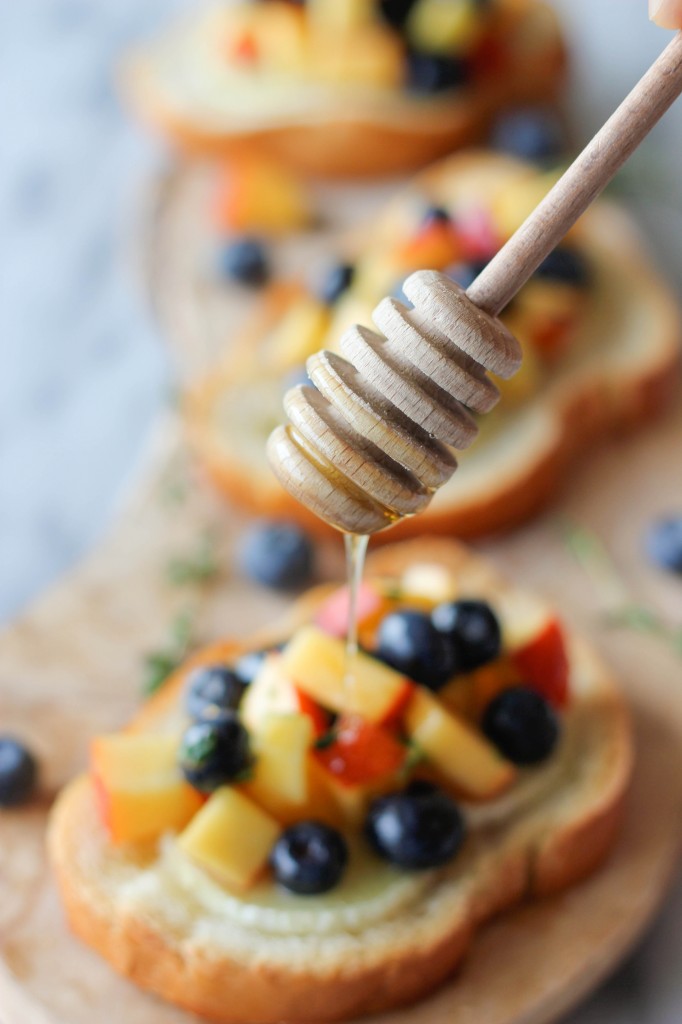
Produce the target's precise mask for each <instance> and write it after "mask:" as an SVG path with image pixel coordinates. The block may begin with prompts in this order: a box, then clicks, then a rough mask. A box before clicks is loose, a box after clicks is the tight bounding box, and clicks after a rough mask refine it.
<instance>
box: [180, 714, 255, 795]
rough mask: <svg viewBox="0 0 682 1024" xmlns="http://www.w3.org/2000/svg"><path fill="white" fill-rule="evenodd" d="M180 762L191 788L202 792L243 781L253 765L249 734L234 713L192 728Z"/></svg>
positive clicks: (209, 791) (181, 748)
mask: <svg viewBox="0 0 682 1024" xmlns="http://www.w3.org/2000/svg"><path fill="white" fill-rule="evenodd" d="M179 763H180V768H181V770H182V773H183V775H184V776H185V778H186V779H187V781H188V782H189V783H190V785H192V786H194V788H195V789H199V790H201V791H202V792H203V793H212V792H213V791H214V790H215V789H218V787H219V786H224V785H226V784H227V783H229V782H235V781H237V780H239V779H240V778H243V777H244V775H245V773H246V772H247V771H248V769H249V767H250V765H251V752H250V748H249V735H248V733H247V731H246V729H245V728H244V726H243V725H242V723H241V722H240V721H239V719H238V717H237V715H236V714H235V712H234V711H226V712H224V713H223V714H222V715H221V717H220V718H217V719H215V720H214V721H208V720H206V721H200V722H195V723H194V724H193V725H190V727H189V729H187V731H186V732H185V735H184V736H183V737H182V742H181V744H180V753H179Z"/></svg>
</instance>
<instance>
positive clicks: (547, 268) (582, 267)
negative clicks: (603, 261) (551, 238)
mask: <svg viewBox="0 0 682 1024" xmlns="http://www.w3.org/2000/svg"><path fill="white" fill-rule="evenodd" d="M534 276H535V277H539V278H542V279H544V280H547V281H560V282H561V283H562V284H572V285H575V286H576V287H577V288H587V287H588V286H589V285H590V283H591V281H592V271H591V269H590V265H589V263H588V261H587V259H586V258H585V256H583V254H582V253H581V252H578V250H577V249H572V248H571V247H570V246H568V245H560V246H559V248H558V249H554V250H553V251H552V252H551V253H550V254H549V256H546V257H545V258H544V260H543V261H542V263H541V264H540V266H539V267H538V269H537V270H536V271H535V275H534Z"/></svg>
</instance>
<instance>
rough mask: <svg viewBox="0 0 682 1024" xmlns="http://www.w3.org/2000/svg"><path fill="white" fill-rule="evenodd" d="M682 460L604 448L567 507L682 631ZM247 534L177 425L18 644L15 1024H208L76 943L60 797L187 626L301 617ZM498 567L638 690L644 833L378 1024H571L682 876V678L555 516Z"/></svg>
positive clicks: (7, 999)
mask: <svg viewBox="0 0 682 1024" xmlns="http://www.w3.org/2000/svg"><path fill="white" fill-rule="evenodd" d="M171 278H172V275H171ZM167 280H168V278H167ZM169 286H170V285H169ZM221 301H222V300H221ZM177 326H178V325H177V324H176V327H177ZM183 337H184V338H187V339H188V344H191V338H192V335H191V332H183V331H182V330H176V331H174V332H173V333H172V338H173V341H174V344H175V345H176V346H177V345H178V344H180V345H182V339H183ZM178 354H179V355H180V357H181V358H182V357H183V356H187V355H188V354H191V353H188V352H187V351H186V350H183V351H180V352H179V353H178ZM190 361H191V360H190ZM681 443H682V410H678V411H677V413H676V414H674V415H673V416H672V417H670V418H668V420H667V421H666V422H664V423H661V424H659V425H658V426H656V427H654V428H652V429H650V430H648V431H646V432H644V433H642V434H640V435H638V436H637V437H636V438H634V439H630V440H628V441H627V442H625V441H623V442H621V443H619V444H617V445H616V444H614V445H611V446H610V447H604V448H602V449H601V450H600V452H598V453H596V454H595V455H594V457H593V458H592V459H591V460H590V461H589V464H587V465H585V466H583V467H582V468H581V469H579V470H578V471H577V472H576V474H575V476H574V478H573V481H572V486H571V488H570V491H569V493H568V494H567V496H566V499H565V501H564V504H563V508H562V514H564V515H566V516H569V517H571V518H573V519H575V520H577V521H579V522H582V523H586V524H588V525H589V526H591V527H592V528H593V529H595V530H596V531H598V532H599V533H600V534H601V535H602V536H603V537H605V538H606V539H607V540H608V543H609V545H610V546H611V548H612V550H613V552H614V555H615V557H616V560H617V562H618V564H619V566H620V568H621V570H622V573H623V575H624V577H625V578H626V579H627V580H629V582H630V583H631V585H632V587H633V590H634V592H635V593H636V595H637V597H638V599H640V600H642V601H647V602H652V603H655V604H656V606H657V607H659V608H660V609H661V610H662V611H663V612H664V613H665V614H667V615H669V616H670V617H671V618H673V617H674V616H675V615H677V617H678V622H679V617H680V603H681V602H680V586H681V584H680V583H679V581H674V580H669V579H666V578H664V577H663V575H662V574H659V573H656V572H655V571H654V570H651V569H649V568H648V567H647V566H646V563H645V561H644V559H643V557H642V555H641V550H640V532H641V530H642V528H643V526H644V525H645V524H646V523H647V522H648V521H649V520H650V518H651V517H652V516H653V515H654V514H656V513H659V512H661V511H665V510H666V509H668V508H677V509H678V510H679V508H680V507H681V506H682V486H681V481H680V473H679V464H680V463H679V458H680V448H681ZM243 525H244V522H243V520H242V519H241V518H240V517H239V516H238V515H237V514H236V513H234V512H233V511H231V510H229V509H227V508H226V507H225V506H224V505H223V504H221V503H220V501H219V500H218V499H216V498H215V497H214V496H213V494H212V493H211V492H210V491H209V489H208V488H207V487H206V486H205V485H204V483H203V482H202V481H201V480H200V479H199V478H198V477H197V476H196V475H195V473H194V471H193V470H192V468H191V467H190V466H189V462H188V458H187V454H186V452H185V449H184V446H183V442H182V438H181V432H180V427H179V424H178V422H177V420H176V419H175V417H174V416H172V415H171V414H168V415H167V416H166V417H165V418H164V419H163V422H161V423H159V425H158V430H157V433H156V437H155V441H154V444H153V445H152V446H151V448H150V451H149V454H148V459H147V462H146V466H145V471H144V473H143V474H142V479H141V480H140V481H139V486H138V490H137V494H136V497H135V498H134V500H132V501H131V503H130V504H129V507H128V509H127V511H126V513H125V515H124V516H123V518H122V520H121V522H120V523H119V525H118V527H117V529H116V530H115V532H114V533H113V534H112V535H111V536H110V537H109V539H108V540H107V541H106V542H105V543H104V544H102V546H101V547H100V548H99V550H98V551H97V552H95V554H94V555H92V556H91V557H90V558H89V559H88V560H87V561H86V563H85V564H84V565H83V566H82V567H80V568H78V569H77V570H76V571H75V572H73V573H72V574H71V575H70V577H68V578H67V579H65V580H64V581H63V582H62V583H61V584H60V585H59V586H57V587H56V588H54V589H53V590H52V591H51V592H50V593H48V594H47V595H46V596H44V597H43V598H41V599H40V600H39V601H38V602H37V603H36V604H35V605H34V606H33V608H32V609H30V610H29V612H28V613H27V614H25V615H23V616H22V617H21V618H20V619H19V620H18V621H17V622H16V623H14V624H13V625H11V626H10V627H8V628H6V629H5V630H4V631H3V632H1V633H0V728H1V729H2V731H3V732H5V731H15V732H16V733H17V734H19V735H21V736H22V737H25V738H26V740H27V741H28V742H29V743H30V744H31V746H32V747H33V748H34V749H35V750H36V752H37V753H38V755H39V758H40V761H41V766H42V786H41V794H40V797H39V799H38V800H36V801H35V802H34V803H33V805H32V806H30V807H28V808H26V809H24V810H21V811H15V812H3V813H1V814H0V1021H2V1024H93V1021H96V1022H97V1024H121V1022H122V1021H125V1024H150V1022H152V1021H153V1022H154V1024H182V1022H183V1021H187V1020H188V1019H189V1018H188V1016H187V1015H186V1014H184V1013H181V1012H180V1011H176V1010H174V1009H173V1008H170V1007H168V1006H166V1005H164V1004H163V1003H161V1002H159V1001H158V1000H156V999H154V998H153V997H151V996H148V995H146V994H144V993H141V992H139V991H138V990H137V989H135V988H134V987H133V986H132V985H130V984H129V983H127V982H126V981H123V980H121V979H119V978H118V977H117V976H116V975H114V974H113V973H112V972H111V970H110V969H109V967H108V966H107V965H106V964H105V963H103V962H101V961H100V960H99V959H98V958H97V957H96V956H95V955H94V954H93V953H91V952H90V950H88V949H86V948H85V947H83V946H82V945H80V944H79V943H78V942H77V941H76V940H75V939H74V938H72V937H71V936H70V935H69V934H68V931H67V929H66V926H65V922H64V918H63V915H62V912H61V909H60V906H59V902H58V898H57V894H56V891H55V888H54V885H53V883H52V879H51V877H50V871H49V867H48V865H47V863H46V858H45V852H44V833H45V824H46V819H47V814H48V811H49V806H50V802H51V800H52V798H53V796H54V794H55V792H56V791H57V789H58V788H59V787H60V786H61V785H62V784H63V783H64V782H66V781H67V780H68V779H69V778H70V777H72V775H73V774H75V773H76V772H78V771H79V770H81V769H82V768H83V766H84V765H85V762H86V753H87V743H88V737H89V736H90V735H91V734H92V733H93V732H95V731H101V730H111V729H115V728H117V727H118V726H119V725H121V724H122V723H123V722H124V721H125V720H126V718H127V717H128V716H129V714H130V713H131V711H132V710H133V708H134V706H135V704H136V702H137V701H138V700H139V694H140V685H141V678H142V662H143V659H144V656H145V653H147V652H149V651H150V650H152V649H154V648H158V647H160V646H162V645H164V644H165V643H166V642H167V639H168V631H169V624H170V623H171V622H172V621H173V619H174V618H175V617H177V615H178V614H179V613H181V612H183V611H185V610H186V609H187V607H188V606H191V608H192V611H193V615H194V617H195V621H196V637H195V639H196V640H197V641H198V642H201V641H204V640H209V639H211V638H215V637H218V636H223V635H229V634H237V635H243V634H244V633H245V632H250V631H252V630H254V629H255V628H257V627H259V626H261V625H265V624H266V623H267V622H268V621H269V620H270V619H271V618H272V616H273V615H276V614H277V613H278V612H280V611H281V610H282V609H283V607H284V606H285V601H284V600H283V599H281V598H279V597H277V596H275V595H273V594H270V593H267V592H266V591H264V590H263V589H260V588H258V587H256V586H254V585H252V584H250V583H248V581H246V580H245V579H244V578H243V577H242V576H241V575H240V573H239V572H238V570H237V569H235V568H234V565H235V559H234V554H235V551H236V550H237V548H238V545H239V537H240V533H241V530H242V527H243ZM207 532H210V533H212V534H214V535H215V537H216V538H217V547H218V551H219V561H220V566H221V570H220V573H219V576H218V579H217V580H215V581H213V582H211V583H210V584H209V585H207V586H203V587H199V586H184V587H178V586H175V585H173V584H171V583H170V582H169V581H168V576H167V567H168V563H169V560H171V559H173V558H178V557H183V556H187V555H190V554H191V553H192V552H194V551H196V547H197V543H198V541H199V539H200V538H201V537H202V536H203V535H205V534H206V533H207ZM484 550H485V551H486V552H487V553H488V554H489V555H490V557H492V558H493V559H494V561H495V562H496V564H497V565H498V566H499V567H500V568H501V569H502V570H503V571H507V572H509V573H510V574H513V575H514V577H515V578H516V579H517V580H518V581H519V582H523V583H524V584H527V585H529V586H535V587H536V588H537V589H539V590H540V591H542V592H544V593H545V594H546V595H547V596H548V597H550V598H553V599H555V600H556V602H557V603H558V604H560V605H561V607H562V612H563V613H564V614H565V616H566V618H567V619H568V621H569V622H571V624H572V625H574V626H576V627H579V628H581V629H582V630H583V631H584V632H585V633H586V634H588V635H589V636H591V638H592V640H593V641H594V642H595V643H596V645H597V646H598V647H600V648H601V649H602V651H603V653H604V655H605V656H606V657H607V658H608V659H609V660H610V661H611V663H612V664H613V666H614V669H615V670H616V671H617V672H618V673H619V675H620V678H621V679H622V682H623V686H624V688H625V689H626V690H627V692H628V694H629V696H630V697H631V700H632V706H633V710H634V718H635V724H636V730H637V744H638V756H637V769H636V774H635V781H634V786H633V791H632V796H631V800H630V804H629V810H628V815H627V820H626V822H625V827H624V830H623V835H622V838H621V840H620V842H619V844H618V846H617V849H616V850H615V852H614V855H613V857H612V859H611V861H610V862H609V864H608V866H607V867H606V868H605V869H604V870H603V871H602V872H600V873H599V874H598V875H596V876H595V877H594V878H592V879H590V880H589V881H588V882H586V883H585V884H583V885H581V886H579V887H577V888H575V889H574V890H572V891H570V892H568V893H566V894H564V895H562V896H560V897H558V898H555V899H552V900H547V901H544V902H542V903H539V904H536V905H534V906H530V907H527V908H524V909H521V910H519V911H517V912H515V913H513V914H510V915H508V916H506V917H504V918H503V919H501V920H500V921H498V922H496V923H494V924H492V925H491V926H489V927H487V928H486V929H485V930H484V931H483V932H482V933H481V935H480V936H478V937H477V939H476V940H475V942H474V945H473V948H472V950H471V953H470V955H469V956H468V958H467V960H466V962H465V964H464V966H463V967H462V969H461V972H460V974H459V976H458V978H457V979H456V980H455V981H454V982H453V983H452V984H450V985H448V986H446V987H444V988H443V989H441V990H440V991H439V992H437V993H436V994H435V995H434V996H433V997H432V998H431V999H430V1000H427V1001H425V1002H422V1003H420V1004H419V1005H417V1006H415V1007H413V1008H409V1009H406V1010H403V1011H400V1012H397V1013H392V1014H388V1015H382V1016H381V1017H379V1018H375V1020H376V1021H377V1024H443V1022H444V1021H445V1020H448V1021H453V1022H455V1021H456V1022H457V1024H482V1022H485V1024H544V1022H547V1021H550V1020H554V1019H555V1018H556V1017H557V1016H558V1015H559V1014H560V1013H562V1012H564V1011H565V1010H567V1009H568V1008H569V1007H571V1006H573V1005H574V1004H575V1003H576V1002H578V1001H579V1000H580V998H581V997H582V996H583V995H584V994H585V993H587V992H588V991H589V990H590V989H591V988H593V987H594V986H595V985H596V984H597V983H598V982H599V981H600V980H601V979H602V978H603V977H605V975H606V974H607V973H608V972H609V971H610V970H611V969H612V968H613V967H614V966H615V965H616V964H617V963H618V961H619V960H620V958H621V957H622V956H623V955H624V954H625V953H626V952H627V951H628V950H629V949H630V948H631V946H632V944H633V943H634V942H635V941H636V939H637V937H638V936H639V935H640V934H641V932H642V930H643V929H644V928H645V927H646V925H647V923H648V922H649V921H650V919H651V917H652V915H653V914H654V912H655V910H656V908H657V907H658V906H659V904H660V902H661V900H662V898H663V895H664V893H665V891H666V887H667V885H668V883H669V881H670V879H671V878H672V876H673V873H674V870H675V867H676V863H677V858H678V851H679V846H680V839H681V837H682V686H681V685H680V683H681V682H682V660H680V658H679V657H677V656H676V655H675V654H674V653H673V652H672V650H671V649H669V648H668V647H666V646H664V645H663V644H661V643H660V642H658V641H656V640H654V639H652V638H650V637H645V636H639V635H633V634H632V633H630V632H623V631H605V630H604V629H603V628H602V626H601V625H600V619H599V614H598V612H599V606H600V605H599V600H598V598H597V597H596V595H595V592H594V591H593V589H592V588H591V585H590V583H589V581H588V579H587V577H586V575H585V573H584V571H583V570H582V569H581V568H580V567H579V566H578V565H577V564H576V563H575V561H574V560H573V558H572V556H571V555H570V554H569V552H568V551H567V549H566V546H565V543H564V541H563V539H562V534H561V530H560V529H559V526H558V522H557V518H556V516H555V515H554V514H549V515H547V516H546V517H545V518H544V519H543V520H541V521H540V522H537V523H536V524H534V525H533V526H531V527H529V528H527V529H525V530H523V531H521V532H519V533H517V534H516V535H515V536H514V537H513V538H508V539H506V540H505V541H504V542H502V541H500V542H494V543H489V544H487V545H485V546H484ZM320 554H321V559H320V562H321V564H320V574H321V575H323V576H327V577H331V576H336V577H337V578H339V579H340V578H341V572H342V557H341V547H340V544H336V545H335V544H329V545H328V546H326V547H325V548H323V549H321V552H320Z"/></svg>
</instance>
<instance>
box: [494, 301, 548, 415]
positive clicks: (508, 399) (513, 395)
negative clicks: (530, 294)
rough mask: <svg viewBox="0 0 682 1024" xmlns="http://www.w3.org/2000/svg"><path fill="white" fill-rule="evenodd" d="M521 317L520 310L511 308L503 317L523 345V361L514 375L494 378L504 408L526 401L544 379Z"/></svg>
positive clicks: (513, 406)
mask: <svg viewBox="0 0 682 1024" xmlns="http://www.w3.org/2000/svg"><path fill="white" fill-rule="evenodd" d="M523 317H524V314H523V311H522V310H516V309H512V310H510V311H509V313H508V314H507V315H506V316H505V318H504V321H505V323H506V325H507V327H508V328H509V330H510V331H511V332H512V334H513V335H514V336H515V337H516V338H517V339H518V341H520V342H521V344H522V346H523V361H522V362H521V366H520V367H519V369H518V370H517V372H516V373H515V374H514V376H513V377H510V378H509V379H508V380H501V379H499V380H498V378H497V377H496V378H495V384H496V385H497V387H498V388H499V391H500V401H501V402H503V403H504V407H505V408H506V409H516V408H517V407H518V406H520V405H523V404H524V403H525V402H527V401H528V400H529V399H530V398H532V397H533V395H536V394H537V393H538V391H539V390H540V388H541V386H542V384H543V382H544V379H545V371H544V368H543V366H542V364H541V362H540V359H539V358H538V355H537V352H536V351H535V349H534V348H533V346H532V345H531V344H530V343H529V342H528V341H527V340H526V338H527V332H526V326H525V324H524V319H523Z"/></svg>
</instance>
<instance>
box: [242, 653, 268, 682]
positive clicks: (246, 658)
mask: <svg viewBox="0 0 682 1024" xmlns="http://www.w3.org/2000/svg"><path fill="white" fill-rule="evenodd" d="M268 653H269V652H268V651H248V652H247V653H246V654H242V656H241V658H239V659H238V660H237V661H236V662H235V665H234V674H235V675H236V677H237V679H238V680H239V682H240V683H241V684H242V686H250V685H251V683H252V682H253V681H254V679H255V678H256V676H257V675H258V673H259V672H260V670H261V667H262V665H263V662H264V661H265V659H266V657H267V655H268Z"/></svg>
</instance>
